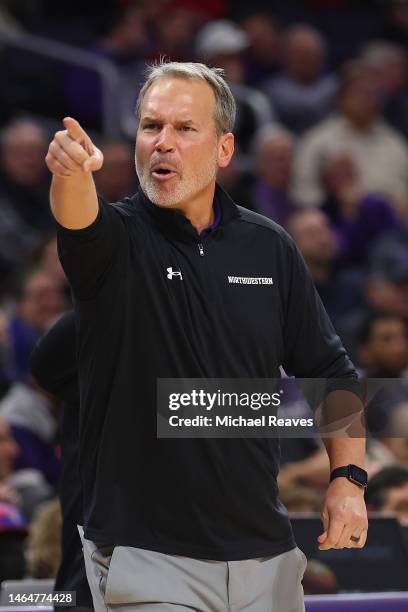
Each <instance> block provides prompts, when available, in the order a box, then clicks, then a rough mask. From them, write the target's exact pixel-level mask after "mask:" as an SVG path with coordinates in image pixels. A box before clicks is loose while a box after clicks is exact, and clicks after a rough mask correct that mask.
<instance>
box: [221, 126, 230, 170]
mask: <svg viewBox="0 0 408 612" xmlns="http://www.w3.org/2000/svg"><path fill="white" fill-rule="evenodd" d="M233 154H234V134H232V133H231V132H228V134H223V135H222V136H221V138H220V139H219V142H218V167H219V168H226V167H227V166H228V164H229V163H230V161H231V157H232V156H233Z"/></svg>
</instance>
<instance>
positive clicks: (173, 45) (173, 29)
mask: <svg viewBox="0 0 408 612" xmlns="http://www.w3.org/2000/svg"><path fill="white" fill-rule="evenodd" d="M202 19H203V16H202V15H200V13H199V12H197V11H196V10H194V9H193V10H191V8H190V7H186V6H183V5H182V3H178V2H167V6H166V5H165V6H164V10H162V11H161V12H160V13H159V14H158V15H157V16H156V19H155V22H154V29H153V31H152V37H153V39H154V40H153V49H152V52H151V53H150V54H149V56H148V57H147V58H146V59H147V60H148V61H149V60H159V59H160V57H168V58H170V59H171V60H172V61H174V62H186V61H191V57H192V55H193V43H194V35H195V33H196V31H197V29H198V27H199V25H202Z"/></svg>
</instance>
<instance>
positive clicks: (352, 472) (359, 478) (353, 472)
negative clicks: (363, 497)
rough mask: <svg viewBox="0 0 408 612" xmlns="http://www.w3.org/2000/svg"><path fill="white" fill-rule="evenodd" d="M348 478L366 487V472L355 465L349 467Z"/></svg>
mask: <svg viewBox="0 0 408 612" xmlns="http://www.w3.org/2000/svg"><path fill="white" fill-rule="evenodd" d="M349 478H350V480H354V481H355V482H357V483H358V484H359V485H361V486H362V487H366V486H367V472H365V471H364V470H362V469H361V468H359V467H358V466H357V465H349Z"/></svg>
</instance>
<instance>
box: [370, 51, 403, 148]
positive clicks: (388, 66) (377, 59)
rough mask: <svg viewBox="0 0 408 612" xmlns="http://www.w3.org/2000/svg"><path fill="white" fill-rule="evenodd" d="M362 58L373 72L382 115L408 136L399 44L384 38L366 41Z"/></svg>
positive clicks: (401, 52) (401, 55) (401, 54)
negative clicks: (382, 110)
mask: <svg viewBox="0 0 408 612" xmlns="http://www.w3.org/2000/svg"><path fill="white" fill-rule="evenodd" d="M362 59H363V61H364V62H365V63H366V64H367V65H369V66H370V67H371V68H372V69H373V70H374V72H375V74H376V77H377V79H378V85H379V87H380V91H381V95H382V96H383V103H384V117H385V118H386V120H387V121H388V122H389V123H390V124H391V125H392V126H393V127H394V128H395V129H396V130H398V131H399V132H402V134H404V136H405V137H407V136H408V91H407V88H408V63H407V57H406V55H405V51H404V49H403V47H400V46H399V45H394V44H391V43H388V42H384V41H378V42H372V43H370V44H368V45H367V46H366V47H365V48H364V50H363V53H362Z"/></svg>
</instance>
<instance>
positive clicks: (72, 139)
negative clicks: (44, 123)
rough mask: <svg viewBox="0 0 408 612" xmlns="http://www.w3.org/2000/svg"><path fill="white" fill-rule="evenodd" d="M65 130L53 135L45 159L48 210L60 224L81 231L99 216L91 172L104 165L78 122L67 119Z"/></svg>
mask: <svg viewBox="0 0 408 612" xmlns="http://www.w3.org/2000/svg"><path fill="white" fill-rule="evenodd" d="M63 123H64V127H65V130H61V131H59V132H56V134H55V136H54V138H53V140H52V142H51V144H50V146H49V149H48V153H47V156H46V158H45V161H46V164H47V166H48V168H49V170H50V171H51V172H52V174H53V177H52V183H51V191H50V202H51V210H52V213H53V215H54V217H55V219H56V220H57V221H58V223H59V224H60V225H62V226H63V227H66V228H68V229H83V228H85V227H88V226H89V225H91V223H93V222H94V221H95V219H96V217H97V215H98V198H97V195H96V188H95V183H94V180H93V177H92V172H95V171H96V170H99V169H100V168H101V167H102V164H103V155H102V152H101V151H100V150H99V149H97V148H96V147H95V145H94V144H93V143H92V141H91V139H90V138H89V136H88V134H87V133H86V132H85V130H84V129H83V128H82V127H81V126H80V124H79V123H78V121H76V120H75V119H72V118H71V117H66V118H65V119H64V121H63Z"/></svg>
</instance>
